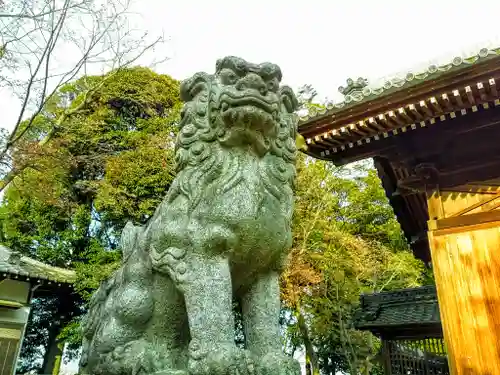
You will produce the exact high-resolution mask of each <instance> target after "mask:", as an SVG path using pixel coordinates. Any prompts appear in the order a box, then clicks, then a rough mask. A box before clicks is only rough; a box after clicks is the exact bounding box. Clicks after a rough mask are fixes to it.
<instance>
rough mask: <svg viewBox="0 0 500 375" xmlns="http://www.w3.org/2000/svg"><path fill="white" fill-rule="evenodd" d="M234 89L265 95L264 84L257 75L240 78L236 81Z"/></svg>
mask: <svg viewBox="0 0 500 375" xmlns="http://www.w3.org/2000/svg"><path fill="white" fill-rule="evenodd" d="M236 88H237V89H238V90H246V89H253V90H257V91H258V92H260V93H261V94H262V95H265V94H266V93H267V86H266V83H265V82H264V80H263V79H262V78H261V77H260V76H259V75H258V74H255V73H249V74H247V75H246V76H245V77H243V78H241V79H240V80H239V81H238V83H237V85H236Z"/></svg>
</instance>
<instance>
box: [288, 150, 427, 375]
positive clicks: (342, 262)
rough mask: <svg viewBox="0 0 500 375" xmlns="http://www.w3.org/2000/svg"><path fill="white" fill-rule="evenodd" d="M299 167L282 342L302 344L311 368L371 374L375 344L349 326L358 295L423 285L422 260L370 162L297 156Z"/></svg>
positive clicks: (368, 335)
mask: <svg viewBox="0 0 500 375" xmlns="http://www.w3.org/2000/svg"><path fill="white" fill-rule="evenodd" d="M298 171H299V173H298V181H297V191H296V194H297V196H296V207H295V217H294V222H293V229H294V236H295V238H294V248H293V251H292V255H291V257H290V261H291V262H290V265H289V268H288V269H287V271H286V272H285V273H284V275H283V278H282V290H283V296H282V299H283V301H284V303H285V306H287V308H288V309H289V310H290V311H291V316H292V319H291V320H290V326H289V329H288V334H287V338H288V343H287V344H288V347H292V348H293V347H296V346H304V347H305V349H306V355H307V358H306V359H307V361H308V366H309V370H310V371H311V373H319V371H320V370H321V372H322V373H325V374H335V373H336V371H344V372H346V373H350V374H359V373H363V374H368V373H374V371H375V369H374V368H373V366H374V363H376V354H377V352H378V349H379V343H378V341H377V340H376V339H375V338H374V337H372V336H371V335H370V334H368V333H364V332H359V331H356V330H354V329H353V327H352V317H353V314H354V312H355V310H356V308H357V306H358V300H359V295H360V294H361V293H365V292H380V291H383V290H391V289H398V288H404V287H411V286H418V285H421V283H422V280H423V279H422V277H423V270H424V269H423V264H422V263H421V262H420V261H418V260H416V259H415V258H414V257H413V255H412V253H411V252H410V251H409V249H408V247H407V245H406V243H405V241H404V238H403V235H402V233H401V230H400V227H399V224H398V223H397V221H396V219H395V217H394V213H393V211H392V208H391V207H390V205H389V204H388V201H387V198H386V196H385V194H384V191H383V189H382V187H381V183H380V180H379V179H378V177H377V175H376V171H375V170H374V169H372V168H371V166H370V165H369V163H358V164H355V165H351V166H349V167H335V166H333V165H332V164H331V163H326V162H322V161H315V160H312V159H310V158H308V157H305V156H302V157H301V158H300V159H299V163H298ZM370 371H371V372H370Z"/></svg>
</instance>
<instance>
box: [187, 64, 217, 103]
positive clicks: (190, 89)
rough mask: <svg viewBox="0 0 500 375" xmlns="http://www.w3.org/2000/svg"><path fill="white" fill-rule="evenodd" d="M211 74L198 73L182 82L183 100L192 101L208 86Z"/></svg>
mask: <svg viewBox="0 0 500 375" xmlns="http://www.w3.org/2000/svg"><path fill="white" fill-rule="evenodd" d="M209 81H210V76H209V75H208V74H207V73H203V72H201V73H196V74H194V75H193V76H192V77H191V78H188V79H185V80H184V81H182V82H181V87H180V93H181V100H182V101H183V102H184V103H187V102H190V101H191V100H193V98H194V97H195V96H196V95H198V94H199V93H200V91H203V89H205V88H206V87H207V83H208V82H209Z"/></svg>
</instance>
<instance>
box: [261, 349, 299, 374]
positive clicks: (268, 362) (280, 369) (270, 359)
mask: <svg viewBox="0 0 500 375" xmlns="http://www.w3.org/2000/svg"><path fill="white" fill-rule="evenodd" d="M300 374H301V371H300V364H299V362H297V361H296V360H295V359H293V358H292V357H290V356H287V355H285V354H283V353H268V354H266V355H265V356H264V357H262V358H261V359H260V360H259V362H258V363H257V375H300Z"/></svg>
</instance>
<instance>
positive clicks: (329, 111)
mask: <svg viewBox="0 0 500 375" xmlns="http://www.w3.org/2000/svg"><path fill="white" fill-rule="evenodd" d="M495 56H500V46H495V47H490V48H488V47H484V48H481V49H479V51H476V52H473V53H468V54H467V55H465V56H455V57H453V58H451V59H449V60H448V61H446V62H444V63H442V64H438V63H431V64H428V65H426V66H425V67H423V68H417V69H415V70H414V71H407V72H405V73H402V74H397V75H395V76H394V77H391V78H387V79H384V80H382V82H380V83H376V84H373V85H368V86H366V87H363V88H362V89H361V90H354V91H352V92H350V93H349V94H347V95H345V96H344V100H343V101H342V102H340V103H333V102H328V103H327V104H326V106H324V107H323V108H312V109H311V110H309V113H307V114H304V115H302V116H300V118H299V127H300V126H301V125H302V124H306V123H309V122H311V121H314V120H315V119H316V118H321V117H325V116H329V115H333V114H334V113H336V112H339V111H341V110H343V109H346V108H349V107H352V106H354V105H358V104H360V103H363V102H368V101H370V100H372V99H375V98H376V97H379V96H382V95H385V94H389V93H390V92H393V91H397V90H399V89H401V88H405V87H410V86H413V85H416V84H418V83H420V82H422V81H426V80H430V79H434V78H437V77H438V76H440V75H441V74H444V73H448V72H451V71H453V70H461V69H463V68H465V67H467V66H470V65H473V64H476V63H478V62H480V61H483V60H486V59H489V58H491V57H495ZM341 91H342V90H341Z"/></svg>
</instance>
